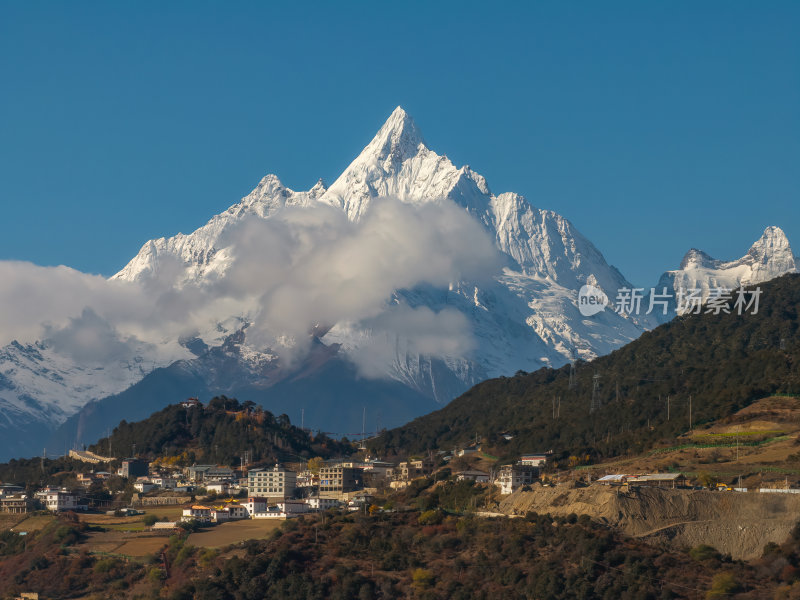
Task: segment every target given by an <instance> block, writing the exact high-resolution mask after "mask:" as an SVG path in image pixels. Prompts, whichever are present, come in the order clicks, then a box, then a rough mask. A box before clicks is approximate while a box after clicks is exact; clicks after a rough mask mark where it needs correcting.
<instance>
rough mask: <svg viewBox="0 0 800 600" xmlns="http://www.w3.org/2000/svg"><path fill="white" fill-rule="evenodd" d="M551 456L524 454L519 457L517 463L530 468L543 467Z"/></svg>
mask: <svg viewBox="0 0 800 600" xmlns="http://www.w3.org/2000/svg"><path fill="white" fill-rule="evenodd" d="M551 456H552V454H524V455H523V456H522V457H520V459H519V463H520V464H521V465H527V466H531V467H543V466H545V465H546V464H547V459H548V458H550V457H551Z"/></svg>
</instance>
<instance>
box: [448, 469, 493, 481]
mask: <svg viewBox="0 0 800 600" xmlns="http://www.w3.org/2000/svg"><path fill="white" fill-rule="evenodd" d="M455 475H456V481H474V482H475V483H489V473H486V472H485V471H459V472H458V473H456V474H455Z"/></svg>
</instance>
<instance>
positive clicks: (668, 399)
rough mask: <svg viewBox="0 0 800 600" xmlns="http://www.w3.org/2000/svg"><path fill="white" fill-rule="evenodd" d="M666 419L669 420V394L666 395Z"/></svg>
mask: <svg viewBox="0 0 800 600" xmlns="http://www.w3.org/2000/svg"><path fill="white" fill-rule="evenodd" d="M667 421H669V395H667Z"/></svg>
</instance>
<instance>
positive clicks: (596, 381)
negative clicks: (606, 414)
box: [589, 373, 600, 413]
mask: <svg viewBox="0 0 800 600" xmlns="http://www.w3.org/2000/svg"><path fill="white" fill-rule="evenodd" d="M599 390H600V375H599V374H598V373H595V374H594V375H593V376H592V404H591V406H590V407H589V413H593V412H594V411H596V410H598V409H599V408H600V395H599V393H598V392H599Z"/></svg>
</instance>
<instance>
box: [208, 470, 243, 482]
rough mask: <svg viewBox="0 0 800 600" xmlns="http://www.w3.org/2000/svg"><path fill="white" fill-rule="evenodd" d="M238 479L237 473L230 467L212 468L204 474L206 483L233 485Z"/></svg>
mask: <svg viewBox="0 0 800 600" xmlns="http://www.w3.org/2000/svg"><path fill="white" fill-rule="evenodd" d="M235 479H236V473H235V472H234V470H233V469H229V468H228V467H212V468H210V469H208V470H207V471H205V472H204V473H203V481H204V482H205V483H220V482H223V481H224V482H225V483H232V482H233V481H234V480H235Z"/></svg>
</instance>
